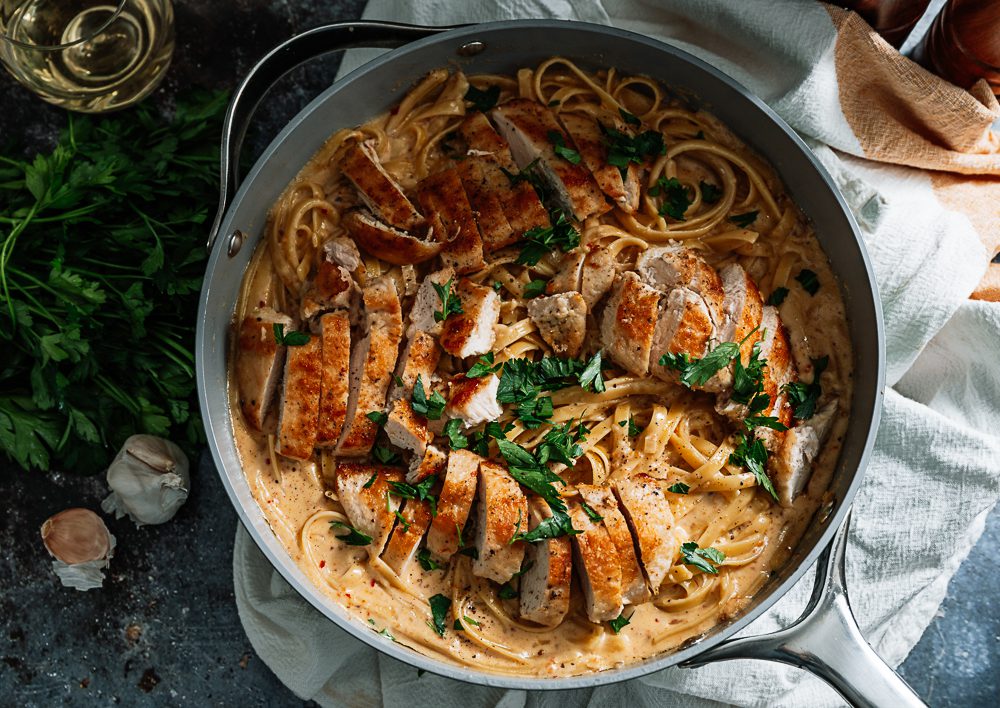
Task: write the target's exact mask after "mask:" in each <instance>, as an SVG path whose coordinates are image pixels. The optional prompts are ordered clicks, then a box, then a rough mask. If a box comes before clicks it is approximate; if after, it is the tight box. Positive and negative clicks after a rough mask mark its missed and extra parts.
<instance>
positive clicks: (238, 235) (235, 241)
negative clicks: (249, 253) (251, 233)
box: [226, 229, 245, 258]
mask: <svg viewBox="0 0 1000 708" xmlns="http://www.w3.org/2000/svg"><path fill="white" fill-rule="evenodd" d="M244 238H245V237H244V235H243V232H242V231H240V230H239V229H236V230H235V231H233V233H232V235H231V236H230V237H229V249H228V250H227V251H226V253H227V254H228V255H229V257H230V258H232V257H234V256H235V255H236V254H237V253H239V252H240V249H241V248H243V239H244Z"/></svg>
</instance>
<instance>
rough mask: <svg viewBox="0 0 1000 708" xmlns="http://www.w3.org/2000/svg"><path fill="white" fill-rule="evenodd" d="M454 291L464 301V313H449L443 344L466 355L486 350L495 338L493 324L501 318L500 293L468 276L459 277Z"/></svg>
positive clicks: (481, 352) (459, 353)
mask: <svg viewBox="0 0 1000 708" xmlns="http://www.w3.org/2000/svg"><path fill="white" fill-rule="evenodd" d="M455 292H456V293H457V294H458V297H459V300H460V301H461V303H462V313H461V314H452V315H449V317H448V319H446V320H445V321H444V326H443V328H442V330H441V348H442V349H444V350H445V351H446V352H448V353H449V354H451V355H453V356H457V357H461V358H463V359H464V358H465V357H467V356H476V355H479V354H485V353H486V352H488V351H490V349H492V348H493V342H494V341H496V333H495V332H494V330H493V328H494V327H495V326H496V323H497V322H498V321H499V320H500V295H498V294H497V292H496V291H495V290H494V289H493V288H489V287H486V286H485V285H476V284H475V283H473V282H472V281H471V280H469V279H468V278H462V279H461V280H459V281H458V285H457V286H455ZM439 305H440V303H439Z"/></svg>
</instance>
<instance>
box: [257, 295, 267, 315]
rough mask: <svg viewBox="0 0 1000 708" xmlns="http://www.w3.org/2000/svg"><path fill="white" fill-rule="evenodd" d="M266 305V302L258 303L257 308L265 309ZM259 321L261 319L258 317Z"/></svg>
mask: <svg viewBox="0 0 1000 708" xmlns="http://www.w3.org/2000/svg"><path fill="white" fill-rule="evenodd" d="M265 304H266V303H265V302H264V301H263V300H261V301H260V302H259V303H258V305H257V307H264V305H265ZM257 319H260V318H259V317H258V318H257Z"/></svg>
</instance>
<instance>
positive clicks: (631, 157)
mask: <svg viewBox="0 0 1000 708" xmlns="http://www.w3.org/2000/svg"><path fill="white" fill-rule="evenodd" d="M598 125H599V126H600V128H601V132H603V133H604V143H605V144H606V145H607V147H608V158H607V159H608V164H609V165H614V166H615V167H617V168H618V170H619V171H620V172H621V173H622V179H625V176H626V175H627V174H628V166H629V163H633V162H634V163H635V164H637V165H641V164H642V163H643V162H644V161H645V159H646V158H647V157H656V156H658V155H663V154H666V152H667V146H666V143H664V142H663V134H662V133H659V132H657V131H655V130H647V131H645V132H642V133H639V134H638V135H635V136H632V135H629V134H628V133H624V132H622V131H620V130H617V129H615V128H608V127H605V126H604V125H603V124H601V123H598Z"/></svg>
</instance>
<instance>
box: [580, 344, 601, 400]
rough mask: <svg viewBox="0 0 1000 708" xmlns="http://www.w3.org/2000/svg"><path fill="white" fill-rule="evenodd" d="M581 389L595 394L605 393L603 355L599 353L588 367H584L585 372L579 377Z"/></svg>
mask: <svg viewBox="0 0 1000 708" xmlns="http://www.w3.org/2000/svg"><path fill="white" fill-rule="evenodd" d="M579 380H580V387H581V388H582V389H583V390H584V391H591V390H592V391H593V392H594V393H604V390H605V389H604V378H603V377H602V376H601V353H600V352H597V353H596V354H594V356H592V357H591V358H590V361H588V362H587V365H586V366H585V367H583V371H581V372H580V376H579Z"/></svg>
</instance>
